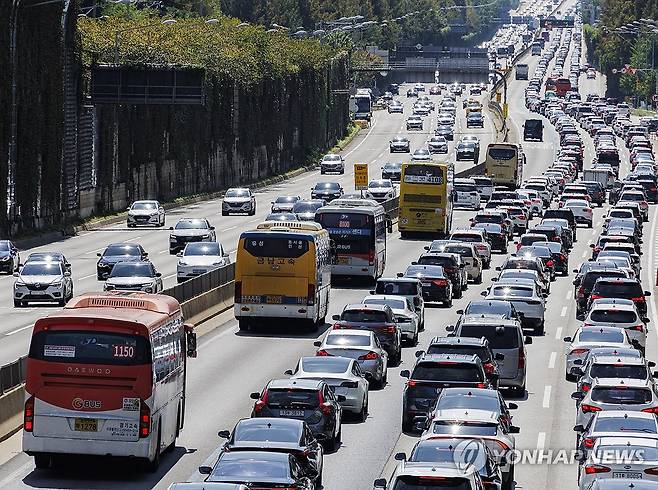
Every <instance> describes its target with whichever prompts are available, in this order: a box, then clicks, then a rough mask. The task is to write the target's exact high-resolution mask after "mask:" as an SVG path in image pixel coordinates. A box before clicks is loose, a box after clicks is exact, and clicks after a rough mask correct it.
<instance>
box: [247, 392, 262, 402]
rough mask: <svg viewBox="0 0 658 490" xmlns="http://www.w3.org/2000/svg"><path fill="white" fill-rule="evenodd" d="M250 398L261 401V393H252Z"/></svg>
mask: <svg viewBox="0 0 658 490" xmlns="http://www.w3.org/2000/svg"><path fill="white" fill-rule="evenodd" d="M249 398H251V399H252V400H260V393H258V392H257V391H254V392H253V393H251V394H250V395H249Z"/></svg>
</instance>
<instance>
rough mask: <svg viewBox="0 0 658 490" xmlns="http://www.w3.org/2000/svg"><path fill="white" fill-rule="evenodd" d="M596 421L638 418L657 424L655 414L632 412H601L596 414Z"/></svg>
mask: <svg viewBox="0 0 658 490" xmlns="http://www.w3.org/2000/svg"><path fill="white" fill-rule="evenodd" d="M596 417H597V418H598V419H621V418H629V417H633V418H639V419H647V420H651V421H653V422H656V423H658V421H657V420H656V414H654V413H648V412H639V411H637V412H636V411H634V410H628V411H626V410H602V411H601V412H597V413H596Z"/></svg>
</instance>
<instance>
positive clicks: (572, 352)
mask: <svg viewBox="0 0 658 490" xmlns="http://www.w3.org/2000/svg"><path fill="white" fill-rule="evenodd" d="M588 351H589V349H574V350H572V351H571V352H569V355H570V356H575V355H581V354H587V352H588Z"/></svg>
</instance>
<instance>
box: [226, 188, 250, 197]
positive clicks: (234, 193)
mask: <svg viewBox="0 0 658 490" xmlns="http://www.w3.org/2000/svg"><path fill="white" fill-rule="evenodd" d="M224 197H249V190H248V189H229V190H227V191H226V195H225V196H224Z"/></svg>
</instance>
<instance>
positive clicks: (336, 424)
mask: <svg viewBox="0 0 658 490" xmlns="http://www.w3.org/2000/svg"><path fill="white" fill-rule="evenodd" d="M251 398H252V399H253V400H256V403H255V404H254V409H253V411H252V412H251V416H252V417H281V418H290V419H297V420H303V421H304V422H306V424H308V426H309V427H310V429H311V432H312V433H313V436H314V437H315V438H316V439H318V440H319V441H320V442H322V443H324V444H325V446H326V447H327V448H328V449H329V450H331V451H335V450H336V449H337V448H338V446H339V445H340V440H341V423H342V420H343V409H342V407H341V405H340V402H344V401H345V397H344V396H343V395H335V394H334V392H333V391H332V390H331V388H330V387H329V385H328V384H327V383H325V382H324V381H322V380H316V379H273V380H271V381H270V382H269V383H267V386H266V387H265V389H264V390H263V392H262V393H258V392H255V393H252V394H251Z"/></svg>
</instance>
